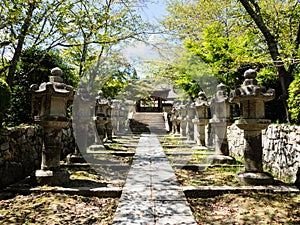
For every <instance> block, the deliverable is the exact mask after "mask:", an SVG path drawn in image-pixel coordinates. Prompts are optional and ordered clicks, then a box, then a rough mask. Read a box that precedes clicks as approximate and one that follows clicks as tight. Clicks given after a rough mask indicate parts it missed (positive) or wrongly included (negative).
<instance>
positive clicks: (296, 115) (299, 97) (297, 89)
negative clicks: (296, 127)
mask: <svg viewBox="0 0 300 225" xmlns="http://www.w3.org/2000/svg"><path fill="white" fill-rule="evenodd" d="M299 84H300V74H297V75H296V77H295V79H294V81H293V82H292V83H291V85H290V87H289V99H288V106H289V110H290V113H291V119H292V122H293V123H295V124H300V85H299Z"/></svg>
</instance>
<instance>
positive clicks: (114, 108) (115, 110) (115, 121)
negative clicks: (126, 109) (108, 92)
mask: <svg viewBox="0 0 300 225" xmlns="http://www.w3.org/2000/svg"><path fill="white" fill-rule="evenodd" d="M111 122H112V135H117V133H118V131H119V130H120V129H119V100H117V99H112V101H111Z"/></svg>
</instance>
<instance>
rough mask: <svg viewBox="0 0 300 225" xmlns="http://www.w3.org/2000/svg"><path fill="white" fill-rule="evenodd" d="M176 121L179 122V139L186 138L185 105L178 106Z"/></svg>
mask: <svg viewBox="0 0 300 225" xmlns="http://www.w3.org/2000/svg"><path fill="white" fill-rule="evenodd" d="M178 114H179V116H178V120H179V123H180V125H179V127H180V136H181V137H186V126H187V121H186V116H187V108H186V105H185V104H183V103H181V105H180V106H179V110H178Z"/></svg>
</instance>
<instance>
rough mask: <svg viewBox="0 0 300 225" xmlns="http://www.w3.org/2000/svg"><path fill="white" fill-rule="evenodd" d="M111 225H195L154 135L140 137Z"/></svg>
mask: <svg viewBox="0 0 300 225" xmlns="http://www.w3.org/2000/svg"><path fill="white" fill-rule="evenodd" d="M113 224H124V225H128V224H141V225H142V224H143V225H152V224H157V225H158V224H161V225H167V224H170V225H175V224H176V225H179V224H193V225H194V224H196V222H195V220H194V218H193V216H192V212H191V210H190V207H189V205H188V203H187V201H186V198H185V195H184V193H183V191H182V189H181V187H179V185H178V182H177V179H176V176H175V174H174V172H173V169H172V167H171V165H170V164H169V161H168V159H167V158H166V155H165V153H164V152H163V149H162V146H161V145H160V142H159V140H158V138H157V136H156V135H155V134H142V136H141V138H140V141H139V144H138V146H137V149H136V154H135V156H134V159H133V163H132V166H131V169H130V171H129V173H128V176H127V180H126V184H125V186H124V188H123V191H122V196H121V198H120V203H119V206H118V208H117V211H116V214H115V218H114V222H113Z"/></svg>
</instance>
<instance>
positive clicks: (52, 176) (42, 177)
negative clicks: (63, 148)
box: [35, 170, 70, 186]
mask: <svg viewBox="0 0 300 225" xmlns="http://www.w3.org/2000/svg"><path fill="white" fill-rule="evenodd" d="M35 179H36V182H37V183H38V184H39V185H50V186H60V185H64V184H67V183H69V182H70V174H69V173H68V171H65V170H58V171H52V170H37V171H35Z"/></svg>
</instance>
